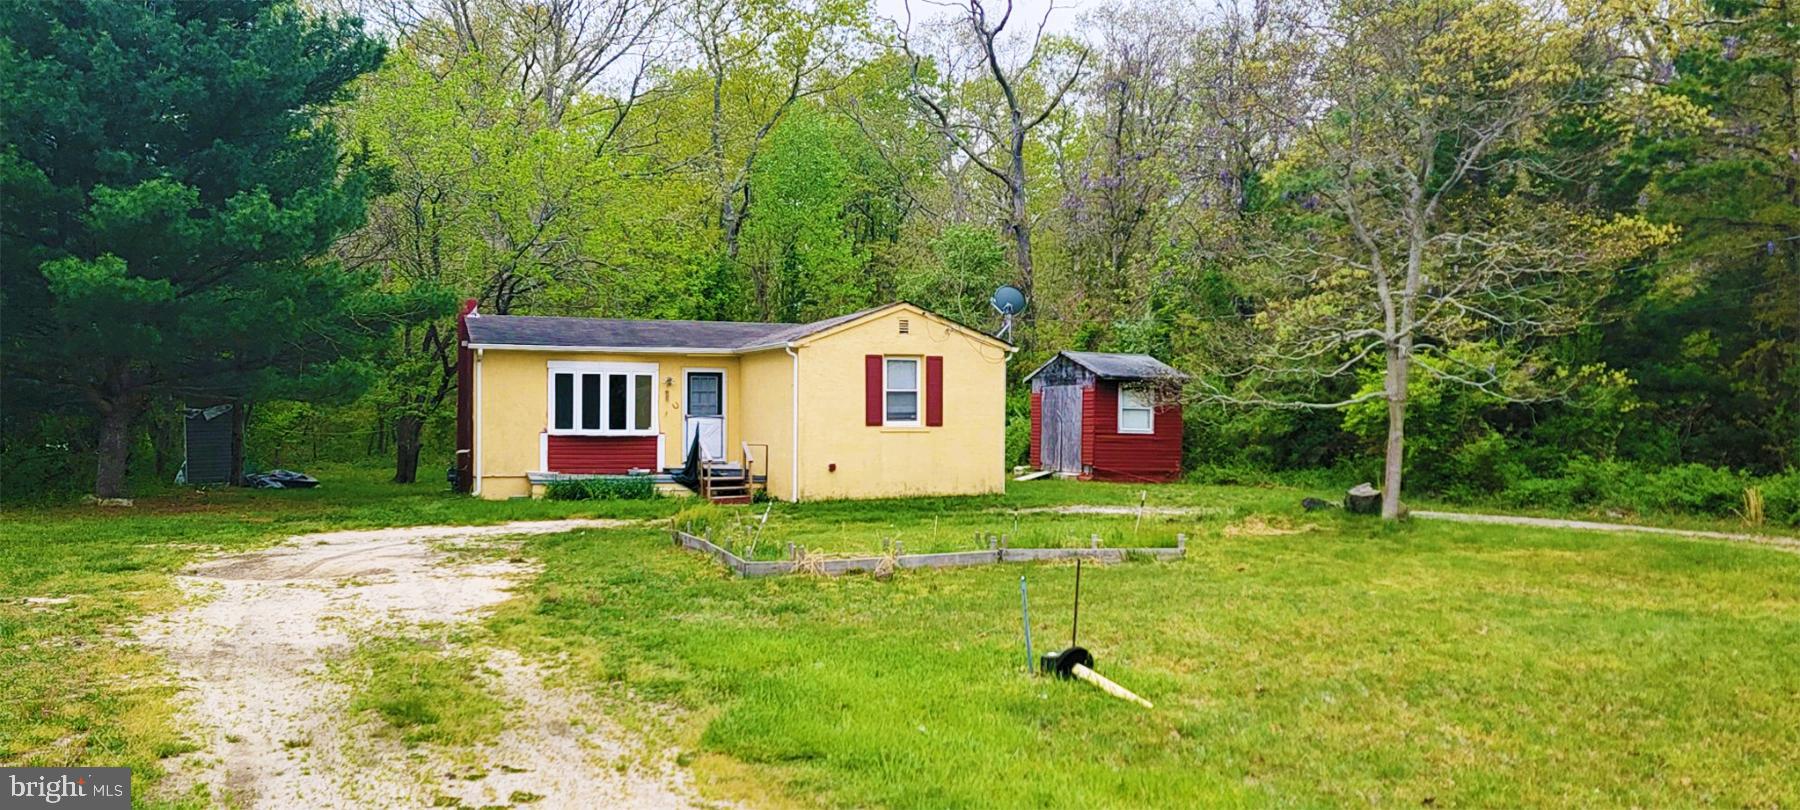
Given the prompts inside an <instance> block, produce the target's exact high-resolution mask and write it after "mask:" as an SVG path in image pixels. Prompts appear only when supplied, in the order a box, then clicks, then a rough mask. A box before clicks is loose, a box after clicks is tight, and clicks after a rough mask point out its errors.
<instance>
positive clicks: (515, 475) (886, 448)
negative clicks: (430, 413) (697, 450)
mask: <svg viewBox="0 0 1800 810" xmlns="http://www.w3.org/2000/svg"><path fill="white" fill-rule="evenodd" d="M902 318H905V319H907V320H908V321H909V327H910V328H909V329H908V333H907V334H900V332H899V321H900V319H902ZM795 351H796V353H797V354H798V355H799V358H800V360H799V365H800V377H799V379H800V387H799V411H800V413H799V431H800V442H799V455H798V461H799V463H798V465H795V464H794V463H793V462H794V460H795V456H794V453H793V447H794V445H793V441H792V436H793V426H794V415H793V414H794V412H793V407H792V406H793V401H794V388H793V382H792V381H793V379H794V378H793V370H794V368H793V363H794V358H793V356H791V355H789V354H788V352H787V351H786V349H785V348H775V349H768V350H763V351H757V352H752V353H748V354H744V355H679V354H595V353H576V352H538V351H510V350H499V349H487V350H485V351H483V352H482V353H481V356H480V359H479V361H478V365H479V378H480V379H479V387H480V396H479V398H478V399H479V403H478V405H477V420H478V422H479V425H478V427H479V430H478V438H477V440H476V445H477V446H476V451H477V455H478V456H479V466H478V468H477V470H478V474H479V476H480V479H481V480H480V489H479V494H480V495H481V496H482V497H484V498H511V497H522V496H529V495H532V494H533V493H532V491H531V486H530V484H529V480H528V479H527V477H526V475H527V473H530V472H536V471H540V467H541V461H540V457H539V448H540V441H539V436H540V435H541V434H542V433H543V432H544V430H545V428H546V426H547V423H548V412H549V400H550V390H549V385H550V383H549V366H548V364H549V363H550V362H552V361H572V362H594V363H654V364H656V366H657V385H658V390H657V401H658V414H657V419H658V428H659V430H660V431H661V433H662V435H663V458H662V463H663V466H676V465H679V464H680V463H681V461H682V455H681V454H682V446H681V440H682V405H683V403H682V397H683V395H684V394H685V391H686V389H685V381H684V379H683V372H685V371H690V370H723V371H724V372H725V433H726V435H725V442H726V453H727V456H728V457H729V458H731V459H732V460H734V461H742V453H741V447H742V443H745V442H748V443H752V444H762V445H767V446H768V449H767V453H766V457H759V458H757V459H756V460H755V465H754V467H755V472H756V473H757V474H759V475H766V476H767V477H768V480H767V487H768V492H769V493H770V494H771V495H773V496H775V497H777V498H782V499H790V498H793V497H795V495H796V494H797V495H798V497H799V498H800V499H802V500H817V499H823V498H882V497H898V496H906V495H942V494H978V493H985V492H1000V491H1002V490H1003V489H1004V487H1005V469H1004V464H1003V460H1002V455H1003V452H1004V447H1005V443H1006V422H1005V397H1006V393H1005V387H1006V351H1005V349H1004V348H1002V347H1001V346H999V345H997V344H995V343H993V342H992V341H989V340H987V339H985V338H984V337H982V336H980V335H977V334H974V333H971V332H969V331H967V330H965V329H963V328H962V327H959V326H956V325H954V324H950V323H948V322H945V321H941V320H938V319H936V318H934V317H933V316H930V315H929V314H927V313H925V312H924V311H923V310H919V309H917V308H915V307H912V306H910V305H902V306H898V307H894V308H891V309H888V310H884V311H882V312H878V313H876V314H874V315H871V316H870V317H868V318H866V319H863V320H861V321H857V322H854V323H852V324H850V325H847V326H843V327H839V328H837V329H834V330H829V331H827V332H824V333H821V334H819V335H815V336H813V337H811V338H808V339H806V340H805V341H802V342H801V343H800V344H799V346H798V348H797V349H796V350H795ZM870 354H883V355H905V356H917V357H925V356H931V355H938V356H942V357H943V358H944V389H945V392H944V424H943V425H942V426H941V427H918V428H889V427H870V426H866V425H864V424H863V363H864V357H865V356H866V355H870ZM920 374H921V377H922V376H923V374H924V368H923V366H922V365H921V368H920ZM921 381H922V380H921ZM923 408H924V400H923V398H921V400H920V409H921V416H922V415H923ZM757 451H758V452H761V448H758V449H757ZM832 464H836V465H837V470H836V471H835V472H833V471H831V470H830V465H832ZM796 466H797V467H798V473H799V476H798V478H799V480H798V483H799V486H798V489H797V490H796V488H795V476H794V474H793V472H794V470H795V467H796Z"/></svg>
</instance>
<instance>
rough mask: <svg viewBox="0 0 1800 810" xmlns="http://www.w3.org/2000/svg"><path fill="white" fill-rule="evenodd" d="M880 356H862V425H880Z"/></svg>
mask: <svg viewBox="0 0 1800 810" xmlns="http://www.w3.org/2000/svg"><path fill="white" fill-rule="evenodd" d="M881 413H882V410H881V355H879V354H870V355H864V356H863V424H865V425H879V424H881Z"/></svg>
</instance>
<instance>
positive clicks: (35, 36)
mask: <svg viewBox="0 0 1800 810" xmlns="http://www.w3.org/2000/svg"><path fill="white" fill-rule="evenodd" d="M382 50H383V49H382V46H381V45H380V43H378V42H376V41H375V40H373V39H371V38H369V37H368V36H367V35H365V34H364V33H363V31H362V30H361V28H360V24H359V23H358V22H356V21H354V20H348V19H342V18H333V17H325V16H319V15H316V14H313V13H311V12H308V11H306V10H304V9H303V8H301V7H300V6H299V5H298V4H296V3H292V2H274V1H273V0H265V1H263V2H256V1H253V0H239V1H237V2H226V1H225V0H220V1H219V2H206V3H118V2H110V1H109V0H93V1H92V2H60V3H28V4H17V5H13V6H10V7H9V8H8V10H7V13H6V14H4V15H0V120H4V122H5V125H4V130H3V132H0V199H3V200H4V202H3V203H0V204H3V205H4V209H3V211H0V223H3V225H0V227H4V235H5V239H6V249H5V250H4V251H3V252H0V284H3V286H0V292H3V294H4V301H3V306H4V321H5V325H6V326H5V333H4V338H3V340H4V347H5V352H6V358H7V360H6V366H7V372H8V375H7V376H8V378H9V379H8V383H9V387H14V386H20V387H31V388H36V389H40V390H41V391H43V392H44V394H43V395H44V396H46V397H48V396H57V395H60V396H66V397H76V398H80V399H81V400H83V401H85V402H86V403H87V404H88V405H89V406H90V407H91V408H92V409H93V412H94V413H95V414H96V415H97V417H98V422H99V431H98V434H99V440H98V443H97V444H98V455H99V463H98V469H97V475H96V479H95V485H94V492H95V494H97V495H100V496H103V497H117V496H121V495H123V494H125V492H124V491H125V472H126V463H127V459H128V455H129V451H130V446H131V444H132V441H131V439H132V430H133V426H134V423H135V422H136V421H137V419H138V417H139V416H140V413H141V412H142V410H143V408H144V407H145V405H146V403H147V402H148V401H149V400H150V399H151V397H152V396H154V395H158V394H169V395H174V396H181V397H186V398H190V399H207V398H216V399H231V398H238V397H242V396H244V395H246V394H248V393H250V392H252V391H255V390H257V389H258V387H259V386H262V385H267V384H269V383H270V382H271V381H272V380H274V379H277V378H294V377H302V376H308V375H311V374H313V373H314V372H321V373H324V374H326V375H327V376H330V377H333V378H334V379H336V380H340V381H341V380H343V379H347V378H349V377H351V376H354V368H353V366H354V363H353V362H349V361H347V360H346V359H345V358H353V357H354V356H355V354H356V348H357V347H358V345H359V343H360V341H362V340H364V339H366V338H367V337H368V336H369V335H370V334H371V332H372V331H378V330H374V329H371V328H367V327H372V326H375V325H378V324H385V323H386V322H387V321H388V319H389V318H390V316H392V315H393V314H394V313H393V312H392V311H390V310H388V309H387V308H386V307H385V303H384V302H383V301H381V300H379V299H375V298H371V297H368V296H367V295H366V292H367V289H368V281H369V279H367V278H365V277H362V276H360V275H357V274H353V273H347V272H345V271H344V270H343V269H341V268H340V267H339V266H338V265H336V264H333V263H331V262H324V261H317V260H316V257H318V256H319V255H320V254H322V253H324V252H325V250H326V249H327V248H328V247H329V246H330V245H331V244H332V242H333V241H334V240H335V239H336V238H337V237H338V236H339V235H340V234H343V233H345V232H346V231H348V230H350V229H352V228H354V227H356V226H357V225H358V224H359V223H360V222H361V221H362V218H363V215H364V199H365V197H366V195H367V193H368V189H369V178H368V175H367V173H366V172H364V171H363V170H361V169H360V168H359V167H358V166H357V165H356V164H355V163H353V162H352V163H346V162H345V161H344V160H343V159H342V157H341V155H340V151H339V145H338V139H337V137H336V135H335V133H334V131H333V129H332V127H331V125H330V123H329V122H328V121H327V120H326V119H325V118H324V117H323V116H322V115H321V114H322V113H323V112H324V111H325V110H326V109H327V108H328V107H329V106H330V105H332V104H334V103H335V102H337V101H339V100H340V99H341V98H342V96H343V89H344V88H345V86H346V85H347V84H348V83H349V82H350V81H351V80H353V79H354V78H355V77H356V76H358V75H359V74H362V73H364V72H366V71H369V70H371V69H373V68H375V67H376V66H377V65H378V64H379V63H380V61H381V58H382Z"/></svg>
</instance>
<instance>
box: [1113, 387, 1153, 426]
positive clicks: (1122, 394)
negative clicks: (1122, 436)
mask: <svg viewBox="0 0 1800 810" xmlns="http://www.w3.org/2000/svg"><path fill="white" fill-rule="evenodd" d="M1155 404H1156V396H1155V393H1154V392H1152V391H1151V390H1150V389H1149V388H1146V387H1144V386H1139V385H1121V386H1119V432H1120V433H1155V432H1156V410H1155V407H1154V406H1155Z"/></svg>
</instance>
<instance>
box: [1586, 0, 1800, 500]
mask: <svg viewBox="0 0 1800 810" xmlns="http://www.w3.org/2000/svg"><path fill="white" fill-rule="evenodd" d="M1797 13H1800V10H1797V9H1796V8H1795V7H1794V5H1793V4H1792V3H1790V2H1785V1H1783V0H1778V1H1777V2H1772V3H1757V2H1743V1H1742V0H1717V1H1716V2H1711V3H1707V4H1705V5H1704V6H1702V7H1700V8H1696V9H1693V10H1692V11H1691V12H1690V13H1689V14H1687V15H1684V16H1682V17H1679V18H1677V20H1676V22H1677V23H1679V24H1680V30H1681V31H1682V32H1683V33H1684V35H1685V36H1684V41H1683V42H1682V43H1681V44H1682V46H1683V47H1681V48H1679V49H1673V48H1671V49H1668V50H1667V51H1665V52H1659V54H1658V55H1659V56H1661V57H1662V59H1661V60H1659V61H1657V62H1656V63H1655V64H1656V67H1655V68H1654V70H1653V72H1652V75H1650V76H1645V77H1640V78H1639V82H1638V83H1637V84H1634V85H1631V86H1630V87H1631V88H1634V89H1636V90H1638V91H1639V92H1637V93H1636V94H1635V99H1634V100H1636V101H1637V104H1636V105H1635V106H1633V107H1628V108H1623V109H1622V110H1621V111H1620V114H1618V115H1617V116H1616V117H1618V118H1622V119H1623V124H1624V127H1625V128H1626V130H1627V133H1628V146H1627V148H1626V149H1624V150H1623V151H1622V153H1621V155H1620V157H1619V160H1618V163H1617V164H1616V165H1615V166H1612V167H1609V168H1611V169H1612V170H1613V171H1614V172H1615V174H1616V175H1617V176H1621V177H1623V178H1627V179H1629V180H1633V181H1635V183H1633V185H1631V186H1630V187H1629V190H1630V191H1632V192H1634V193H1636V194H1638V195H1640V196H1639V202H1640V203H1641V206H1642V210H1643V212H1644V215H1645V216H1646V217H1649V218H1651V219H1653V220H1656V221H1659V222H1666V223H1670V224H1672V225H1674V226H1676V227H1678V228H1679V229H1680V231H1681V235H1682V238H1681V240H1680V241H1679V242H1677V243H1675V244H1673V245H1671V246H1670V247H1669V248H1668V249H1667V250H1665V251H1663V252H1662V254H1661V255H1659V256H1657V257H1656V259H1655V260H1654V261H1651V262H1646V263H1644V264H1643V265H1642V266H1641V267H1639V268H1635V269H1634V270H1633V271H1632V272H1631V273H1630V274H1629V275H1628V276H1627V277H1626V278H1625V279H1624V280H1623V283H1624V284H1625V285H1627V290H1628V291H1629V292H1630V295H1629V296H1628V297H1626V298H1625V300H1624V301H1623V302H1622V304H1623V305H1624V306H1626V307H1628V308H1629V317H1628V318H1626V319H1624V320H1622V321H1621V322H1619V323H1618V324H1616V325H1614V326H1613V327H1612V328H1611V329H1610V330H1609V332H1608V340H1606V341H1604V342H1603V343H1602V344H1601V345H1602V347H1603V350H1604V354H1603V356H1604V357H1606V358H1607V359H1608V360H1609V361H1610V362H1612V363H1614V364H1616V365H1619V366H1621V367H1624V368H1628V369H1630V370H1631V371H1632V372H1633V374H1634V375H1635V376H1636V377H1637V378H1638V379H1639V386H1638V393H1639V395H1640V396H1642V397H1645V398H1646V399H1648V400H1650V401H1651V405H1650V407H1648V408H1646V409H1645V414H1644V418H1645V419H1647V420H1654V421H1655V423H1657V424H1658V426H1659V427H1660V429H1659V430H1657V431H1655V434H1656V435H1657V436H1658V437H1659V444H1661V445H1662V446H1645V447H1641V448H1640V452H1641V453H1643V454H1645V455H1647V456H1649V457H1651V458H1653V459H1654V460H1655V461H1658V462H1663V463H1675V462H1680V461H1704V462H1707V463H1711V464H1728V465H1729V464H1738V465H1743V466H1750V467H1755V468H1758V469H1761V470H1764V471H1769V472H1773V471H1778V470H1780V469H1783V468H1786V467H1790V466H1792V465H1793V464H1794V463H1795V462H1796V461H1800V27H1796V26H1795V24H1794V21H1795V17H1796V14H1797ZM1627 114H1629V116H1630V117H1628V118H1627V117H1626V115H1627Z"/></svg>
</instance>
